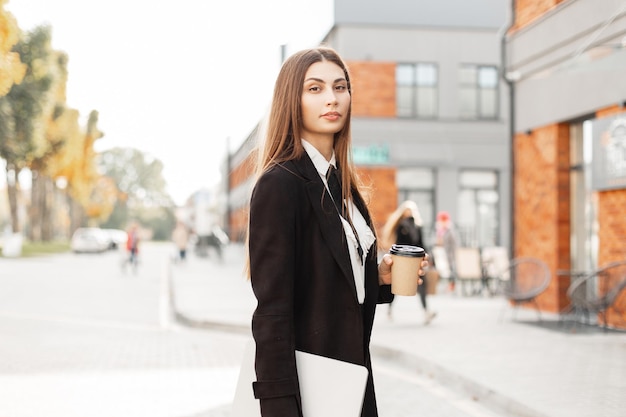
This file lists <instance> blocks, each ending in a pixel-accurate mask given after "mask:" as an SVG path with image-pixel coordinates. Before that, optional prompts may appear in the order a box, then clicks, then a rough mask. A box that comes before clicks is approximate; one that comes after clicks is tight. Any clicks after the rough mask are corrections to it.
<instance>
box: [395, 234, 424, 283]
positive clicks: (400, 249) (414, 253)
mask: <svg viewBox="0 0 626 417" xmlns="http://www.w3.org/2000/svg"><path fill="white" fill-rule="evenodd" d="M389 253H390V254H391V256H392V257H393V263H392V264H391V292H392V293H394V294H396V295H415V294H417V281H418V279H419V277H418V272H419V268H420V265H421V263H422V259H424V256H425V255H426V251H424V249H422V248H420V247H419V246H409V245H393V246H391V249H390V250H389Z"/></svg>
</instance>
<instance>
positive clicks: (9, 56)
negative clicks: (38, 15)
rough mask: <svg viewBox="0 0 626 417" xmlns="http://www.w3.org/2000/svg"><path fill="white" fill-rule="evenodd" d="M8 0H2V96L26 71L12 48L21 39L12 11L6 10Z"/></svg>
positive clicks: (0, 41)
mask: <svg viewBox="0 0 626 417" xmlns="http://www.w3.org/2000/svg"><path fill="white" fill-rule="evenodd" d="M6 3H8V0H0V97H2V96H4V95H6V94H7V93H8V92H9V90H10V89H11V87H12V86H13V84H19V83H20V82H22V79H23V78H24V74H25V73H26V66H25V65H24V64H23V63H22V61H20V56H19V54H18V53H16V52H12V51H11V48H13V46H14V45H15V44H16V43H17V41H18V40H19V28H18V26H17V22H16V21H15V18H14V17H13V15H12V14H11V13H9V12H8V11H6V10H4V5H5V4H6Z"/></svg>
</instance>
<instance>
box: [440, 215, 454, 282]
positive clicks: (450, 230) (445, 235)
mask: <svg viewBox="0 0 626 417" xmlns="http://www.w3.org/2000/svg"><path fill="white" fill-rule="evenodd" d="M435 244H436V245H437V246H441V247H443V248H444V251H445V254H446V258H447V260H448V265H449V266H450V283H449V284H448V289H449V290H450V291H451V292H452V291H454V287H455V284H456V260H455V252H456V247H457V237H456V231H455V230H454V224H453V223H452V220H451V219H450V214H449V213H448V212H447V211H440V212H439V213H437V221H436V222H435Z"/></svg>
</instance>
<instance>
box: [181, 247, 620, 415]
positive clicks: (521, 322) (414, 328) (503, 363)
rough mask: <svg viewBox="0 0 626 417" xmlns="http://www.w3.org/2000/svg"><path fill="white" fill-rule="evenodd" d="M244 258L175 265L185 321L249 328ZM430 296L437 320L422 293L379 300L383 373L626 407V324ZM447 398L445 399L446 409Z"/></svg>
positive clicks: (511, 407) (519, 405)
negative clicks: (427, 315) (427, 311)
mask: <svg viewBox="0 0 626 417" xmlns="http://www.w3.org/2000/svg"><path fill="white" fill-rule="evenodd" d="M244 259H245V252H244V248H243V246H242V245H237V244H231V245H229V246H228V247H227V248H226V250H225V252H224V256H223V259H222V260H219V259H218V258H217V256H216V254H215V253H212V252H210V253H209V259H208V260H207V261H206V262H199V261H198V260H197V259H193V262H191V261H190V262H188V263H173V264H172V265H170V266H169V268H170V271H169V275H170V277H171V279H170V288H169V290H170V294H171V303H172V306H173V310H174V316H175V318H176V320H177V321H178V322H179V323H181V324H184V325H187V326H191V327H195V328H207V329H214V330H220V331H223V332H230V333H237V334H240V335H243V336H244V337H245V336H246V335H247V336H249V335H250V320H251V316H252V313H253V311H254V308H255V306H256V300H255V298H254V295H253V294H252V290H251V288H250V283H249V281H247V280H246V279H245V276H244V273H243V270H244ZM428 302H429V306H430V307H431V309H432V310H434V311H436V312H437V316H436V318H435V319H434V320H433V321H432V322H431V323H430V324H429V325H425V324H424V312H423V310H422V308H421V306H420V304H419V300H418V299H417V297H396V301H394V303H393V311H392V312H393V314H392V315H391V317H390V316H389V315H388V314H387V313H388V307H387V306H386V305H383V306H379V309H378V310H377V315H376V322H375V325H374V331H373V334H372V346H371V351H372V357H373V359H372V362H373V367H374V379H375V381H376V380H377V378H380V379H386V378H389V377H390V371H389V370H390V369H396V370H397V375H396V377H397V378H405V379H407V378H408V379H410V378H415V380H416V381H430V383H432V384H434V385H438V386H441V387H445V389H446V390H452V391H454V392H455V393H456V396H457V398H456V401H457V403H458V402H459V401H465V403H466V404H467V407H468V410H469V408H470V407H471V406H472V404H476V405H480V406H481V407H483V408H485V409H488V410H492V411H493V412H494V413H495V414H497V415H499V416H519V417H562V416H568V417H591V416H593V417H622V416H624V415H626V414H625V413H626V411H625V410H626V395H624V393H626V332H624V331H617V330H610V329H609V330H608V331H604V330H603V329H601V328H598V327H597V326H589V325H585V324H582V323H577V322H574V321H560V320H559V317H558V316H557V315H555V314H550V313H546V312H541V313H540V314H539V313H538V312H537V311H535V310H533V309H530V308H518V309H514V308H513V307H511V306H510V305H509V304H508V303H507V302H506V300H505V299H504V298H503V297H501V296H489V295H476V296H463V295H461V294H460V292H458V293H449V292H447V291H446V289H445V286H444V285H440V286H439V288H438V292H437V293H436V294H434V295H431V296H429V298H428ZM378 368H381V369H382V368H384V369H385V373H384V374H381V375H378V374H377V369H378ZM392 372H393V371H392ZM416 386H417V387H418V390H419V387H420V385H419V384H416ZM422 386H423V388H424V389H430V390H431V392H433V391H432V385H431V386H430V388H428V387H426V386H425V385H424V384H422ZM403 395H415V396H416V398H417V397H418V396H419V392H413V393H405V394H403ZM380 396H381V395H379V397H380ZM380 402H381V399H380V398H379V403H380ZM445 403H446V399H445V397H442V399H441V405H440V406H441V407H442V409H443V407H445V406H446V404H445ZM413 414H414V413H412V412H410V411H407V412H406V414H404V415H413ZM470 414H472V413H469V412H468V414H467V415H470ZM222 415H224V416H227V415H228V412H227V411H224V412H223V414H222ZM398 415H402V414H398ZM438 415H446V414H445V413H441V414H438ZM473 415H478V413H473Z"/></svg>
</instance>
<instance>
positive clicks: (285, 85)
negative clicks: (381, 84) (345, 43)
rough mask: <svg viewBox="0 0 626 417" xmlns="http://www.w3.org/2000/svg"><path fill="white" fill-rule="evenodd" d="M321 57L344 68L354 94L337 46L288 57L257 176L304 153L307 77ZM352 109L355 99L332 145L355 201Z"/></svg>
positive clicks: (279, 79)
mask: <svg viewBox="0 0 626 417" xmlns="http://www.w3.org/2000/svg"><path fill="white" fill-rule="evenodd" d="M322 61H329V62H332V63H334V64H336V65H337V66H339V67H340V68H341V69H342V70H343V73H344V76H345V78H346V81H347V82H348V92H349V93H350V95H351V96H352V89H351V85H350V73H349V71H348V68H347V66H346V64H345V63H344V62H343V60H342V59H341V57H340V56H339V54H338V53H337V52H336V51H335V50H334V49H332V48H329V47H325V46H320V47H317V48H311V49H305V50H302V51H300V52H296V53H295V54H293V55H291V56H290V57H289V58H287V60H285V62H284V63H283V65H282V67H281V69H280V72H279V74H278V77H277V79H276V84H275V85H274V96H273V99H272V106H271V109H270V114H269V118H268V122H267V133H266V137H265V141H264V143H263V147H262V148H261V150H260V152H259V154H258V156H259V161H258V163H257V176H260V175H261V174H262V173H263V172H265V171H266V170H267V169H269V168H270V167H272V166H274V165H276V164H280V163H281V162H285V161H289V160H292V159H298V158H300V157H301V156H302V154H303V152H304V147H303V146H302V142H301V139H302V131H303V116H302V106H301V102H302V92H303V88H304V77H305V76H306V72H307V70H308V69H309V67H310V66H311V65H313V64H315V63H317V62H322ZM351 113H352V102H350V108H349V109H348V113H347V115H346V122H345V123H344V125H343V128H342V129H341V130H340V131H339V132H337V133H335V139H334V145H333V147H334V150H335V158H336V160H337V162H338V165H339V170H340V174H341V178H342V190H341V192H342V196H343V198H344V199H346V200H348V201H352V195H351V192H350V191H351V189H352V190H354V191H356V192H357V193H360V192H361V186H362V184H361V182H360V179H359V178H358V176H357V174H356V171H355V169H354V164H353V162H352V154H351V152H350V146H351V144H352V136H351V132H350V115H351ZM344 214H345V213H344Z"/></svg>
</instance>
